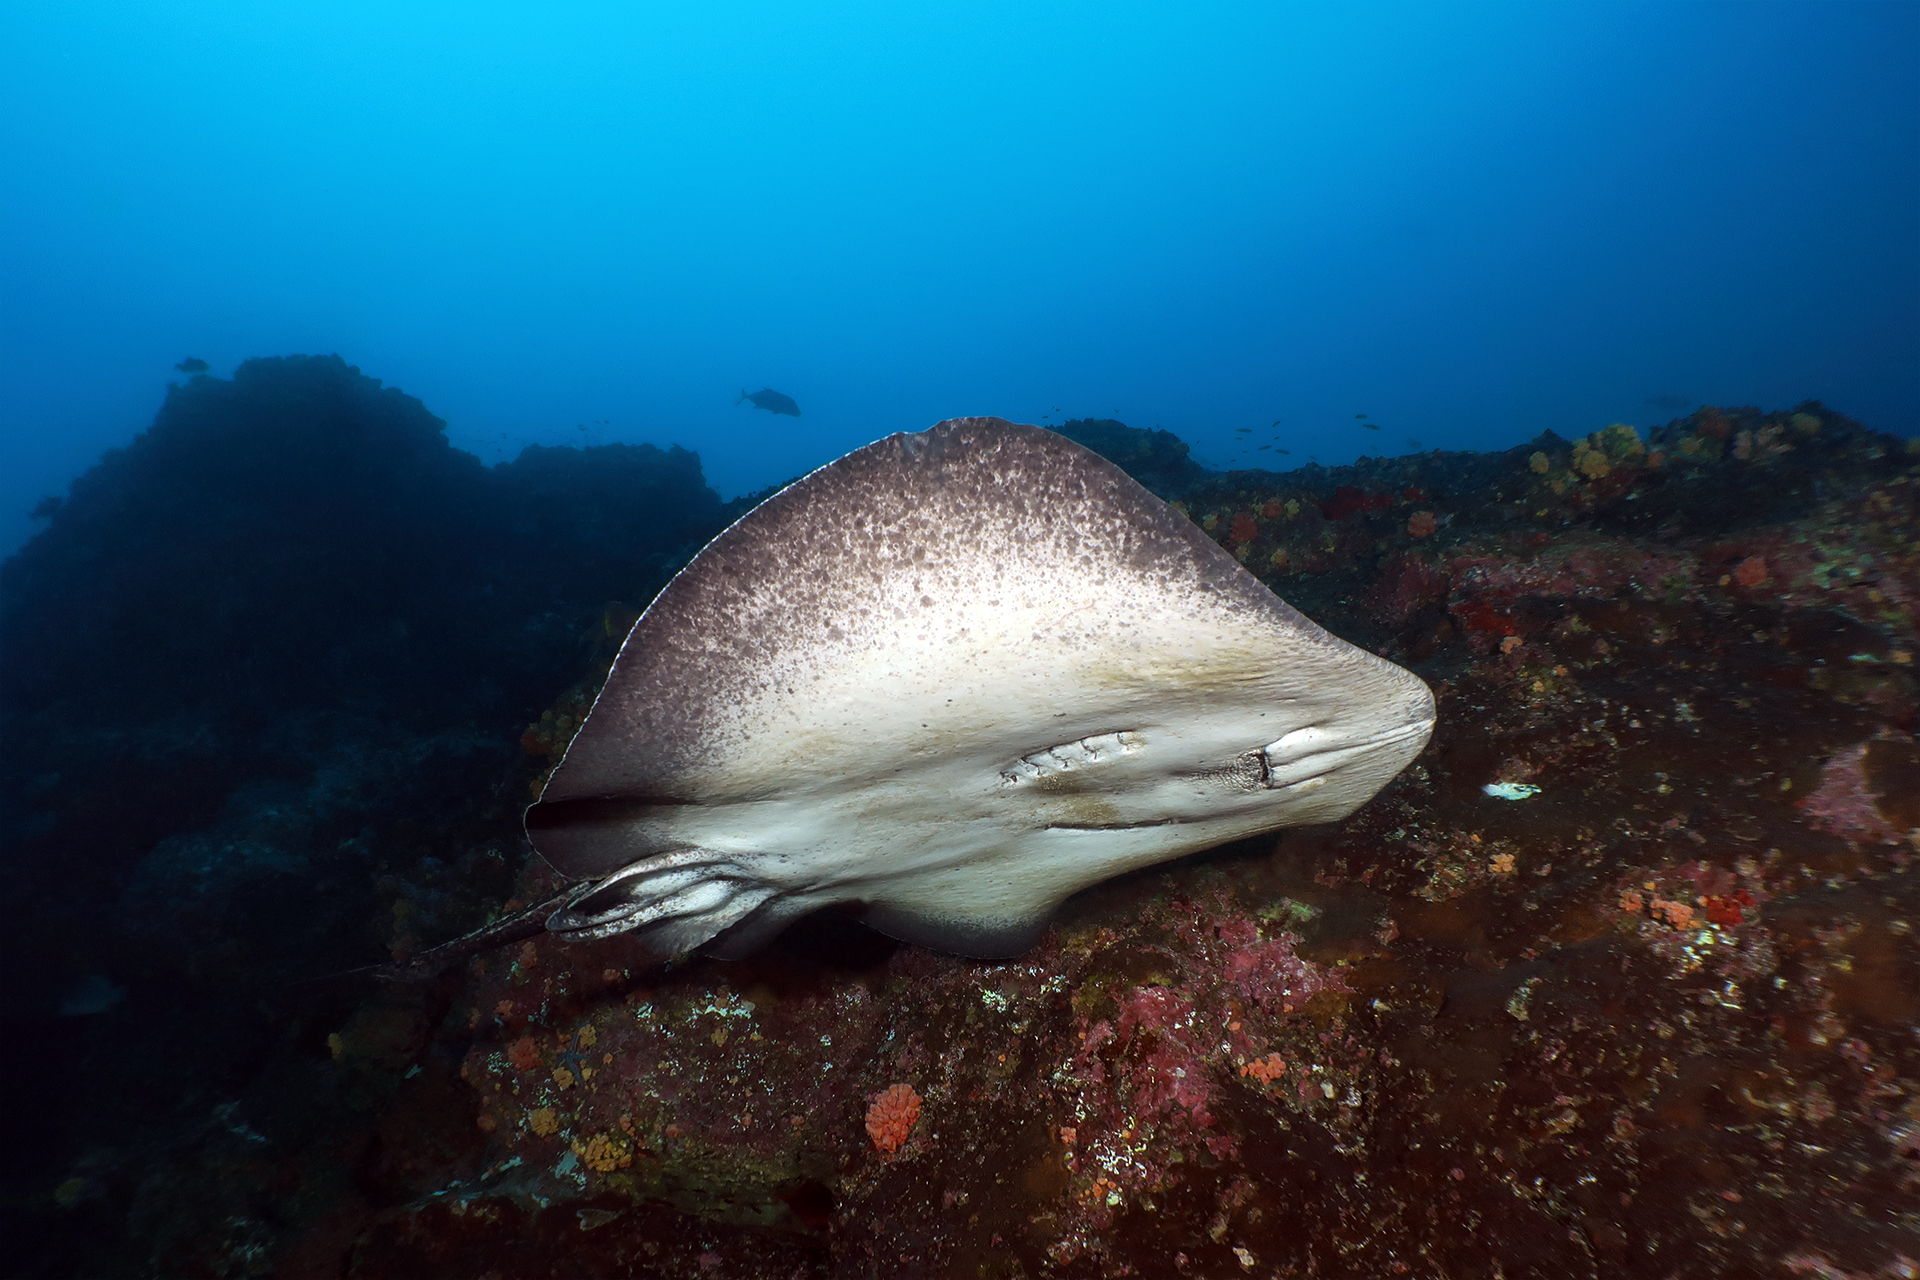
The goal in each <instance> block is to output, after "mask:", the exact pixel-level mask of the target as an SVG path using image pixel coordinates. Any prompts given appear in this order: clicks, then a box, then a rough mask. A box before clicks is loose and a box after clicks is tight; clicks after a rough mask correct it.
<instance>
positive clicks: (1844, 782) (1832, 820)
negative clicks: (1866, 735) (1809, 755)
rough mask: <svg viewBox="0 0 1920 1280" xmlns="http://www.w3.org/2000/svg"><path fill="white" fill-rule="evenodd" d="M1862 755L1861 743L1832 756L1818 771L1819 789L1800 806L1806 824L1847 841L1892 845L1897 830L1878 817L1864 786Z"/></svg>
mask: <svg viewBox="0 0 1920 1280" xmlns="http://www.w3.org/2000/svg"><path fill="white" fill-rule="evenodd" d="M1866 756H1867V744H1866V743H1864V742H1863V743H1861V744H1860V745H1859V746H1856V747H1850V748H1848V749H1847V750H1845V751H1842V752H1839V753H1838V754H1836V755H1835V756H1833V758H1831V759H1830V760H1828V761H1827V764H1826V767H1825V768H1824V769H1822V770H1821V771H1820V786H1819V788H1818V789H1816V790H1815V791H1814V792H1813V794H1812V795H1809V796H1808V797H1807V798H1806V799H1804V800H1802V801H1801V802H1800V808H1801V810H1802V811H1803V812H1804V813H1806V814H1807V825H1809V826H1813V827H1818V828H1820V829H1821V830H1823V831H1830V832H1832V833H1833V834H1834V835H1837V836H1844V837H1846V838H1847V839H1849V840H1864V841H1868V842H1870V843H1875V844H1893V843H1895V842H1896V841H1898V840H1899V839H1900V838H1901V833H1900V832H1898V831H1896V830H1894V828H1893V826H1892V824H1891V823H1889V822H1888V821H1887V820H1886V819H1885V818H1883V817H1881V816H1880V810H1879V808H1878V807H1877V806H1876V805H1875V803H1874V795H1873V792H1872V791H1870V790H1868V788H1867V780H1866V776H1865V774H1864V773H1863V772H1862V770H1861V762H1862V761H1864V760H1865V759H1866Z"/></svg>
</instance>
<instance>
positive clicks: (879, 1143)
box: [867, 1084, 920, 1151]
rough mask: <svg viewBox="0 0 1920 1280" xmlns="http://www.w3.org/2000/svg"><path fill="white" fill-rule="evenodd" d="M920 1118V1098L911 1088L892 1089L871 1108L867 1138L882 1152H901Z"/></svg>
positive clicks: (901, 1085) (868, 1111) (889, 1088)
mask: <svg viewBox="0 0 1920 1280" xmlns="http://www.w3.org/2000/svg"><path fill="white" fill-rule="evenodd" d="M919 1118H920V1095H919V1094H917V1093H915V1092H914V1091H913V1086H912V1085H910V1084H896V1085H891V1086H889V1087H888V1088H886V1089H885V1090H883V1091H882V1092H881V1093H880V1094H878V1095H877V1096H876V1097H875V1098H874V1100H873V1104H872V1105H871V1106H869V1107H868V1108H867V1136H868V1137H869V1138H871V1139H873V1145H874V1146H875V1147H877V1148H878V1149H880V1150H881V1151H898V1150H899V1149H900V1147H901V1145H902V1144H903V1143H905V1142H906V1140H907V1135H908V1134H910V1133H912V1132H913V1125H914V1122H915V1121H916V1120H918V1119H919Z"/></svg>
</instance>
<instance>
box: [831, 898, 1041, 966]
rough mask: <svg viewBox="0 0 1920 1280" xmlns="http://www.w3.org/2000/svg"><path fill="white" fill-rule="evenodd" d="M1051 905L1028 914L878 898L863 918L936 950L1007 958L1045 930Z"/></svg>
mask: <svg viewBox="0 0 1920 1280" xmlns="http://www.w3.org/2000/svg"><path fill="white" fill-rule="evenodd" d="M1051 915H1052V906H1051V904H1049V906H1048V907H1047V909H1046V910H1043V911H1040V912H1037V913H1034V914H1031V915H1025V916H1006V917H1000V916H992V917H989V916H974V915H964V914H951V915H949V914H945V913H942V912H937V911H930V910H926V909H923V908H914V907H907V906H902V905H900V904H898V903H889V902H876V903H874V904H873V905H872V906H870V907H868V908H867V909H866V911H865V912H864V913H863V914H862V915H861V917H860V918H861V919H862V920H864V921H865V922H866V923H867V924H868V925H871V926H872V927H873V928H875V929H878V930H879V931H880V932H881V933H884V934H886V935H887V936H888V937H889V938H898V939H899V940H900V941H902V942H911V943H913V944H914V945H915V946H919V947H932V948H933V949H934V950H935V951H950V952H952V953H953V954H954V955H959V956H972V957H973V958H974V959H976V960H1004V959H1006V958H1007V957H1008V956H1017V955H1019V954H1020V953H1021V952H1023V951H1025V950H1027V949H1028V948H1029V947H1031V946H1033V944H1034V943H1036V942H1038V941H1039V940H1040V935H1041V934H1042V933H1044V932H1046V928H1047V920H1048V918H1049V917H1050V916H1051Z"/></svg>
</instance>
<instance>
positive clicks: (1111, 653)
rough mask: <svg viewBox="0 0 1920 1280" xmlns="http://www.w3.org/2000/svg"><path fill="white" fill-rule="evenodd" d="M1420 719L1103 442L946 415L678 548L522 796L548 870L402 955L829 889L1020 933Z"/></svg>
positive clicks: (1218, 840)
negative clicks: (473, 920)
mask: <svg viewBox="0 0 1920 1280" xmlns="http://www.w3.org/2000/svg"><path fill="white" fill-rule="evenodd" d="M1433 719H1434V706H1433V697H1432V694H1431V693H1430V692H1429V691H1428V689H1427V686H1426V685H1425V684H1423V683H1422V682H1421V681H1420V680H1419V678H1418V677H1416V676H1414V675H1413V674H1412V673H1410V672H1408V671H1405V670H1402V669H1401V668H1399V667H1397V666H1394V665H1393V664H1392V663H1389V662H1386V661H1385V660H1383V659H1381V658H1378V657H1376V656H1374V655H1373V654H1371V653H1368V652H1366V651H1364V650H1362V649H1358V648H1355V647H1354V646H1353V645H1351V644H1348V643H1346V642H1345V641H1343V640H1340V639H1338V638H1336V637H1335V636H1333V635H1331V634H1329V633H1328V632H1326V631H1324V630H1322V629H1321V628H1320V627H1319V626H1317V625H1315V624H1314V623H1313V622H1311V621H1309V620H1308V619H1307V618H1306V617H1304V616H1303V615H1302V614H1300V613H1298V612H1297V611H1295V610H1294V609H1293V608H1292V607H1290V606H1289V605H1287V604H1286V603H1284V602H1283V601H1281V600H1280V599H1279V597H1277V596H1275V595H1274V594H1273V593H1272V592H1271V591H1269V590H1267V588H1266V587H1264V586H1262V585H1261V584H1260V582H1259V581H1258V580H1257V579H1255V578H1254V576H1253V575H1252V574H1251V573H1249V572H1248V571H1247V570H1246V569H1245V568H1244V567H1243V566H1242V565H1241V564H1240V563H1239V562H1238V561H1237V560H1235V559H1234V558H1233V556H1232V555H1230V554H1228V553H1227V552H1226V551H1225V550H1223V549H1222V548H1221V547H1220V546H1219V545H1218V544H1217V543H1215V542H1214V541H1213V540H1212V539H1211V538H1209V537H1208V536H1207V535H1206V534H1205V533H1204V532H1202V531H1201V530H1200V528H1199V527H1198V526H1196V525H1195V524H1194V523H1193V522H1192V521H1191V520H1189V519H1188V518H1187V517H1186V516H1185V515H1184V514H1182V513H1181V512H1179V511H1176V510H1174V509H1173V508H1171V507H1169V506H1168V505H1167V504H1166V503H1165V502H1163V501H1161V500H1160V499H1159V498H1157V497H1155V496H1154V495H1153V494H1151V493H1149V492H1148V491H1147V490H1146V489H1145V488H1144V487H1142V486H1141V485H1140V484H1139V483H1137V482H1136V481H1134V480H1133V479H1132V478H1131V477H1130V476H1128V475H1127V474H1126V473H1125V472H1123V471H1121V470H1120V469H1119V468H1118V467H1116V466H1114V465H1113V464H1112V463H1110V462H1108V461H1106V460H1105V459H1104V458H1102V457H1100V456H1099V455H1098V454H1095V453H1093V452H1092V451H1090V450H1088V449H1085V448H1083V447H1081V446H1080V445H1078V444H1075V443H1074V442H1073V441H1071V440H1068V439H1067V438H1066V437H1064V436H1060V435H1056V434H1055V433H1053V432H1051V431H1046V430H1043V429H1041V428H1039V427H1033V426H1019V425H1015V424H1013V423H1010V422H1005V421H1002V420H1001V419H998V418H957V419H953V420H950V421H947V422H942V423H940V424H939V425H937V426H935V427H933V428H932V429H930V430H928V431H924V432H919V433H915V434H900V435H893V436H889V437H887V438H886V439H884V440H880V441H877V442H876V443H874V444H870V445H868V446H866V447H865V448H863V449H859V450H856V451H855V452H853V453H850V454H848V455H847V456H845V457H843V458H841V459H839V460H838V461H836V462H832V463H829V464H828V465H827V466H824V467H822V468H821V469H819V470H818V471H815V472H813V473H812V474H810V475H808V476H806V477H805V478H803V479H801V480H799V481H796V482H795V483H793V484H792V485H790V486H788V487H787V488H785V489H783V490H781V491H780V492H779V493H776V494H775V495H774V496H773V497H771V498H769V499H767V500H766V502H764V503H762V504H761V505H760V506H758V507H756V508H755V509H754V510H753V511H751V512H749V513H748V514H747V515H746V516H744V517H742V518H741V519H740V521H739V522H738V523H736V524H734V525H733V526H732V527H731V528H729V529H727V530H726V532H724V533H722V534H721V535H720V536H719V537H718V538H716V539H714V541H713V542H712V543H710V544H709V545H708V546H707V547H706V548H705V549H704V550H702V551H701V552H700V553H699V555H697V556H695V557H694V559H693V560H692V561H691V562H689V563H688V565H687V566H686V568H685V569H683V570H682V571H681V572H680V574H679V575H678V576H677V577H675V578H674V580H673V581H672V582H671V583H670V584H669V585H668V586H667V587H666V589H665V590H664V591H662V592H661V593H660V595H659V596H658V598H656V599H655V600H654V602H653V604H652V605H651V606H650V607H649V608H648V609H647V611H646V613H645V614H643V615H642V616H641V618H640V620H639V621H638V622H637V623H635V624H634V626H633V629H632V631H631V632H630V633H629V634H628V636H627V639H626V642H625V644H624V645H623V646H622V648H621V650H620V654H619V657H618V658H617V659H616V661H615V662H614V665H613V669H612V672H611V673H610V674H609V676H608V678H607V681H606V684H605V686H604V687H603V688H602V689H601V691H600V695H599V697H598V699H597V700H596V702H595V703H594V706H593V709H592V711H591V712H590V713H589V714H588V716H587V718H586V722H585V724H584V725H583V727H582V728H581V729H580V731H579V732H578V734H577V735H576V736H575V737H574V739H573V741H572V743H571V744H570V745H569V746H568V748H567V750H566V753H565V755H564V756H563V758H562V759H561V762H560V764H559V766H558V767H557V768H556V769H555V770H554V772H553V774H552V776H551V778H550V779H549V780H548V782H547V783H546V786H545V789H544V790H543V791H542V793H541V795H540V798H539V800H538V802H537V803H535V804H534V805H533V806H532V807H531V808H530V809H528V810H527V813H526V830H527V835H528V837H529V839H530V840H531V842H532V845H533V847H534V849H535V850H536V851H537V852H538V853H539V855H540V856H541V857H543V858H544V859H546V861H547V862H548V863H550V864H552V866H553V867H554V868H555V869H556V870H558V871H560V872H561V873H563V874H564V875H565V876H567V877H568V878H569V879H571V880H572V881H573V882H574V883H573V885H572V886H571V887H570V888H568V889H567V890H566V891H564V892H563V893H561V894H560V895H558V896H557V897H555V898H552V899H549V900H548V901H546V902H543V903H539V904H537V905H535V906H534V907H532V908H529V909H527V910H526V911H523V912H520V913H519V914H517V915H514V916H510V917H508V918H506V919H504V920H501V921H499V922H498V923H496V924H494V925H491V926H488V927H487V928H484V929H481V930H479V931H478V932H476V933H474V934H470V935H468V936H467V937H466V938H463V939H459V940H457V941H455V942H452V943H449V944H446V945H445V946H443V947H439V948H436V949H434V950H433V951H430V952H427V953H424V954H423V955H422V956H420V957H419V958H418V959H417V960H416V961H415V962H413V963H412V964H411V965H409V966H406V968H407V970H408V971H410V972H413V973H419V972H430V971H433V970H435V969H437V968H439V967H441V966H443V965H444V964H445V963H447V962H448V961H451V960H453V959H457V958H460V957H462V956H465V955H468V954H472V953H474V952H476V951H479V950H481V949H484V948H486V947H489V946H493V945H498V944H501V943H504V942H509V941H514V940H518V939H519V938H523V937H528V936H531V935H533V934H535V933H538V932H540V931H542V930H546V931H551V932H553V933H555V934H558V935H562V936H564V937H567V938H573V939H590V938H599V937H605V936H609V935H613V934H617V933H623V932H630V933H632V934H634V935H635V936H636V937H637V938H639V939H640V940H641V941H642V942H644V943H645V944H646V945H647V946H648V947H649V948H650V949H652V950H654V951H656V952H659V953H662V954H675V953H680V952H685V951H688V950H693V949H701V950H704V951H706V952H708V953H709V954H716V955H720V956H727V957H734V956H741V955H745V954H747V953H749V952H751V951H753V950H755V949H756V948H758V947H759V946H761V945H763V944H764V943H766V942H767V941H768V940H770V939H771V938H772V937H773V936H775V935H776V934H777V933H779V931H780V930H781V929H783V928H784V927H785V926H786V925H787V924H789V923H790V922H791V921H793V920H795V919H796V918H798V917H799V916H801V915H803V914H806V913H808V912H811V911H814V910H816V909H819V908H822V907H827V906H830V905H834V904H855V907H854V909H856V910H858V911H859V913H860V914H861V916H862V918H863V919H864V920H865V921H866V922H867V923H868V924H870V925H872V926H873V927H874V928H876V929H879V930H880V931H882V932H884V933H887V934H890V935H892V936H893V937H895V938H898V939H902V940H904V941H907V942H910V943H918V944H922V945H925V946H928V947H933V948H937V949H940V950H943V951H950V952H957V953H960V954H963V955H969V956H982V957H1004V956H1010V955H1015V954H1018V953H1019V952H1021V951H1023V950H1025V949H1026V948H1028V947H1029V946H1031V945H1032V944H1033V942H1034V941H1035V939H1036V938H1037V937H1038V935H1039V933H1040V932H1041V930H1042V929H1043V927H1044V926H1045V924H1046V922H1047V919H1048V917H1049V916H1050V915H1051V913H1052V912H1053V911H1054V909H1055V908H1056V907H1057V906H1058V905H1059V904H1060V903H1061V902H1062V901H1063V900H1064V899H1065V898H1067V897H1068V896H1069V895H1070V894H1072V893H1074V892H1076V891H1078V890H1080V889H1084V888H1086V887H1087V886H1089V885H1092V884H1095V883H1097V882H1099V881H1101V880H1105V879H1108V878H1109V877H1112V876H1116V875H1119V874H1121V873H1123V872H1126V871H1130V870H1132V869H1134V868H1138V867H1145V866H1150V865H1152V864H1154V863H1159V862H1164V861H1166V860H1168V859H1170V858H1176V857H1179V856H1181V855H1183V854H1187V853H1192V852H1195V851H1198V850H1202V849H1207V848H1211V847H1214V846H1217V845H1221V844H1226V843H1228V842H1230V841H1234V840H1239V839H1243V838H1245V837H1249V836H1254V835H1258V834H1260V833H1263V832H1269V831H1273V830H1276V829H1278V828H1282V827H1290V826H1298V825H1303V824H1308V823H1325V822H1332V821H1335V820H1337V819H1340V818H1344V817H1346V816H1347V815H1348V814H1351V813H1352V812H1353V811H1354V810H1355V809H1357V808H1358V807H1359V806H1360V805H1362V804H1364V803H1365V802H1366V801H1367V800H1368V799H1370V798H1371V797H1372V796H1373V795H1374V794H1375V792H1377V791H1378V790H1379V789H1380V788H1381V787H1382V786H1383V785H1384V784H1385V783H1386V782H1387V781H1388V780H1389V779H1390V778H1392V777H1393V776H1394V775H1395V774H1396V773H1398V772H1399V771H1400V770H1401V769H1402V768H1403V767H1405V766H1406V764H1407V763H1408V762H1409V761H1411V760H1412V759H1413V758H1414V756H1415V755H1416V754H1418V752H1419V751H1420V749H1421V748H1422V746H1423V745H1424V744H1425V743H1426V741H1427V737H1428V734H1429V733H1430V732H1431V730H1432V727H1433Z"/></svg>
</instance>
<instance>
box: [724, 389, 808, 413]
mask: <svg viewBox="0 0 1920 1280" xmlns="http://www.w3.org/2000/svg"><path fill="white" fill-rule="evenodd" d="M749 400H751V401H753V407H754V408H756V409H765V410H766V411H767V412H768V413H784V414H786V415H787V416H788V417H790V418H797V417H799V416H800V406H799V405H797V404H795V403H794V402H793V397H792V396H788V395H782V394H781V393H780V392H778V391H775V390H774V389H773V388H772V387H762V388H760V389H759V390H758V391H755V392H753V393H751V394H749V393H748V392H747V389H746V388H745V387H742V388H741V389H740V394H739V395H738V396H735V397H734V401H733V402H734V403H735V404H745V403H746V402H747V401H749Z"/></svg>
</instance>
